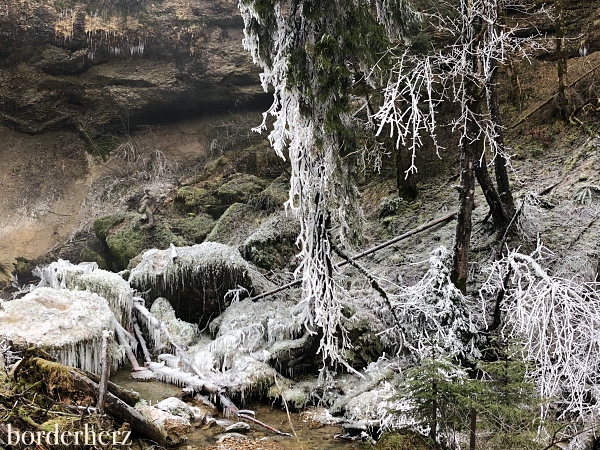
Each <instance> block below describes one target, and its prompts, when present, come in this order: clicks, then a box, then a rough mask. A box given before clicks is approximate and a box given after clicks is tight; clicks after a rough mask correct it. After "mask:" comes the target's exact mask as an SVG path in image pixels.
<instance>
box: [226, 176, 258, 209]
mask: <svg viewBox="0 0 600 450" xmlns="http://www.w3.org/2000/svg"><path fill="white" fill-rule="evenodd" d="M265 186H266V182H265V181H264V180H261V179H260V178H258V177H256V176H254V175H249V174H246V173H236V174H233V175H231V176H230V177H229V179H228V180H227V182H226V183H225V184H223V185H222V186H221V187H220V188H219V190H218V195H219V198H220V199H222V200H223V202H224V203H227V204H231V203H236V202H239V203H246V202H248V200H249V199H250V196H252V195H255V194H258V193H259V192H261V191H262V190H263V189H264V188H265Z"/></svg>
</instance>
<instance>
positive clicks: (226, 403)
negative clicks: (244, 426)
mask: <svg viewBox="0 0 600 450" xmlns="http://www.w3.org/2000/svg"><path fill="white" fill-rule="evenodd" d="M219 401H220V402H221V406H222V407H223V412H224V413H225V414H227V413H229V414H233V415H235V416H236V417H238V418H239V419H242V420H248V421H249V422H252V423H255V424H256V425H259V426H261V427H263V428H265V429H266V430H269V431H272V432H273V433H275V434H278V435H280V436H288V437H292V435H291V434H290V433H284V432H283V431H279V430H277V429H276V428H273V427H272V426H270V425H267V424H266V423H264V422H261V421H260V420H258V419H255V418H254V417H252V416H250V415H248V414H244V412H243V411H241V410H239V409H238V407H237V406H235V405H234V403H233V402H232V401H231V400H229V399H228V398H227V397H226V396H225V395H224V394H219Z"/></svg>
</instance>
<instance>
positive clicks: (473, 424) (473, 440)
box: [469, 408, 477, 450]
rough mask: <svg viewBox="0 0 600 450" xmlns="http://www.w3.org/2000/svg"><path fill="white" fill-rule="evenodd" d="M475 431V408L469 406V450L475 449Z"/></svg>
mask: <svg viewBox="0 0 600 450" xmlns="http://www.w3.org/2000/svg"><path fill="white" fill-rule="evenodd" d="M476 431H477V410H476V409H475V408H471V438H470V439H469V450H475V437H476V434H475V433H476Z"/></svg>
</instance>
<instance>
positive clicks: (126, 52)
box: [0, 0, 264, 135]
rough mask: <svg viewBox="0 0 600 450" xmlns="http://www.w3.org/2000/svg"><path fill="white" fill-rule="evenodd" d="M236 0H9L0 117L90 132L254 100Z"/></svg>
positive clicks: (1, 22) (17, 124)
mask: <svg viewBox="0 0 600 450" xmlns="http://www.w3.org/2000/svg"><path fill="white" fill-rule="evenodd" d="M242 28H243V26H242V21H241V18H240V16H239V13H238V9H237V2H236V1H235V0H208V1H204V0H202V1H200V0H192V1H190V0H158V1H154V2H150V1H146V0H7V1H5V2H3V4H2V5H1V6H0V119H1V120H2V122H4V124H6V125H8V126H10V127H11V128H14V129H17V130H19V131H24V132H27V133H39V132H42V131H48V130H57V129H64V128H65V127H67V128H70V129H76V130H78V131H85V133H88V134H91V135H94V134H96V133H98V132H103V131H105V130H107V129H111V130H113V131H127V130H128V129H129V126H131V125H134V124H136V123H148V122H151V121H161V122H164V121H166V120H172V119H175V118H177V117H181V116H184V115H189V114H197V113H202V112H203V111H206V110H209V111H210V112H214V111H215V110H219V109H221V110H225V109H228V108H230V107H232V106H236V105H237V106H239V105H244V104H246V103H247V102H255V101H259V100H260V99H261V98H264V97H263V96H264V93H263V92H262V89H261V87H260V84H259V78H258V69H257V68H256V67H254V66H253V64H252V61H251V58H250V57H249V56H248V54H247V53H246V52H245V51H244V49H243V48H242V45H241V42H242V38H243V32H242Z"/></svg>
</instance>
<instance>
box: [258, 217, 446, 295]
mask: <svg viewBox="0 0 600 450" xmlns="http://www.w3.org/2000/svg"><path fill="white" fill-rule="evenodd" d="M455 217H456V211H454V212H452V213H449V214H446V215H445V216H443V217H440V218H439V219H435V220H432V221H431V222H427V223H426V224H424V225H421V226H420V227H417V228H414V229H413V230H410V231H408V232H406V233H404V234H402V235H400V236H397V237H395V238H393V239H390V240H389V241H386V242H384V243H382V244H379V245H376V246H375V247H372V248H370V249H368V250H365V251H364V252H362V253H359V254H358V255H354V256H352V257H351V258H349V259H347V260H344V261H341V262H339V263H337V264H336V265H335V267H343V266H345V265H346V264H350V263H351V262H352V261H354V260H356V259H359V258H362V257H364V256H368V255H370V254H372V253H375V252H377V251H379V250H381V249H383V248H385V247H389V246H390V245H392V244H395V243H396V242H400V241H402V240H404V239H406V238H409V237H411V236H414V235H415V234H417V233H420V232H422V231H425V230H428V229H429V228H433V227H435V226H436V225H439V224H441V223H445V222H448V221H450V220H452V219H454V218H455ZM301 283H302V280H296V281H292V282H291V283H288V284H284V285H283V286H279V287H278V288H275V289H273V290H271V291H268V292H264V293H262V294H258V295H255V296H254V297H252V298H251V299H250V301H253V302H255V301H257V300H260V299H261V298H265V297H269V296H271V295H273V294H277V293H278V292H281V291H285V290H286V289H289V288H292V287H294V286H298V285H300V284H301Z"/></svg>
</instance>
